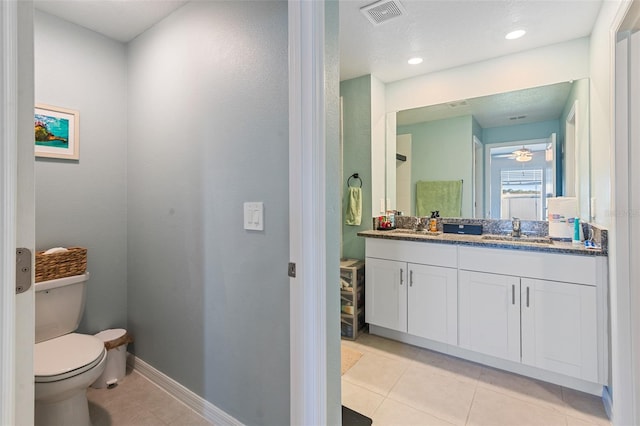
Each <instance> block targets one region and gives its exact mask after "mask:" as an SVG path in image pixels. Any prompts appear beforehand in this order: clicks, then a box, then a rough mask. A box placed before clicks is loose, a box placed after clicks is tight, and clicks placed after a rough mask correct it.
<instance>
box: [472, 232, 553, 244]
mask: <svg viewBox="0 0 640 426" xmlns="http://www.w3.org/2000/svg"><path fill="white" fill-rule="evenodd" d="M482 239H483V240H488V241H508V242H517V243H539V244H552V243H553V240H552V239H551V238H549V237H532V236H529V235H523V236H521V237H513V236H511V235H491V234H485V235H483V236H482Z"/></svg>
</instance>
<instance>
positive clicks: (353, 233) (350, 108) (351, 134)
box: [340, 75, 372, 259]
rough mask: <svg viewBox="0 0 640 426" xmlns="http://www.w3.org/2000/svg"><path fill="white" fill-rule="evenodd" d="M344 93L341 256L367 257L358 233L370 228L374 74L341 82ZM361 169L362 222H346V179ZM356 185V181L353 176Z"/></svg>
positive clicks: (362, 239)
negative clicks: (372, 91)
mask: <svg viewBox="0 0 640 426" xmlns="http://www.w3.org/2000/svg"><path fill="white" fill-rule="evenodd" d="M340 95H341V96H342V132H343V133H342V141H343V142H342V143H343V146H342V156H343V157H342V161H343V164H342V173H343V175H342V177H343V179H342V183H341V185H342V188H343V189H342V192H343V197H342V198H343V200H342V212H341V216H340V217H341V223H342V256H343V257H346V258H352V259H364V254H365V253H364V238H362V237H358V235H357V233H358V232H360V231H364V230H367V229H371V227H372V223H371V218H372V213H371V76H370V75H365V76H362V77H358V78H354V79H351V80H346V81H342V82H341V83H340ZM353 173H358V174H359V176H360V179H362V222H361V223H360V226H350V225H345V224H344V212H345V209H346V207H347V204H346V198H347V197H346V194H347V179H348V178H349V176H351V175H352V174H353ZM351 183H352V184H353V185H357V181H354V180H353V179H352V180H351Z"/></svg>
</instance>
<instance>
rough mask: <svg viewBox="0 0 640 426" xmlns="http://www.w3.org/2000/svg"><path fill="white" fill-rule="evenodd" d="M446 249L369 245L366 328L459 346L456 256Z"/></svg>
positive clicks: (393, 243)
mask: <svg viewBox="0 0 640 426" xmlns="http://www.w3.org/2000/svg"><path fill="white" fill-rule="evenodd" d="M444 248H445V250H442V247H434V246H428V245H425V244H420V243H410V242H397V241H375V240H373V241H371V240H367V260H366V263H367V269H366V272H365V273H366V279H365V287H366V294H367V297H366V299H365V315H366V321H367V323H369V324H372V325H376V326H380V327H385V328H387V329H390V330H395V331H400V332H403V333H408V334H411V335H414V336H419V337H422V338H426V339H430V340H434V341H437V342H443V343H448V344H454V345H455V344H457V340H458V335H457V329H458V322H457V315H458V313H457V303H458V302H457V300H458V280H457V269H456V268H457V250H456V248H455V247H453V246H451V247H444Z"/></svg>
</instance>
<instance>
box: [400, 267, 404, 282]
mask: <svg viewBox="0 0 640 426" xmlns="http://www.w3.org/2000/svg"><path fill="white" fill-rule="evenodd" d="M403 273H404V271H403V270H402V268H400V285H402V274H403Z"/></svg>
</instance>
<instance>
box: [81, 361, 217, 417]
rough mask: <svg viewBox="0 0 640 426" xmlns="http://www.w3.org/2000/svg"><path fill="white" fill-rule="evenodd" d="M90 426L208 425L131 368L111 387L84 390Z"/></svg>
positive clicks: (193, 412)
mask: <svg viewBox="0 0 640 426" xmlns="http://www.w3.org/2000/svg"><path fill="white" fill-rule="evenodd" d="M87 399H88V400H89V416H90V417H91V423H92V424H93V426H210V425H212V424H213V423H211V422H208V421H207V420H205V419H204V418H203V417H201V416H200V415H198V414H197V413H196V412H195V411H193V410H192V409H190V408H189V407H187V406H186V405H184V404H182V403H181V402H179V401H178V400H176V399H175V398H173V397H172V396H171V395H169V394H168V393H166V392H165V391H164V390H162V389H160V388H159V387H157V386H156V385H154V384H153V383H151V382H150V381H149V380H147V379H146V378H144V377H143V376H141V375H140V374H138V373H137V372H135V371H127V375H126V376H125V378H124V379H122V381H121V382H120V383H119V384H118V386H116V387H114V388H113V389H93V388H89V390H88V391H87Z"/></svg>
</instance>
